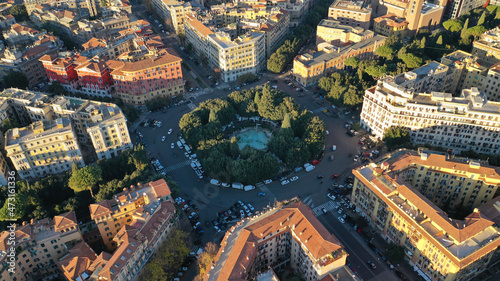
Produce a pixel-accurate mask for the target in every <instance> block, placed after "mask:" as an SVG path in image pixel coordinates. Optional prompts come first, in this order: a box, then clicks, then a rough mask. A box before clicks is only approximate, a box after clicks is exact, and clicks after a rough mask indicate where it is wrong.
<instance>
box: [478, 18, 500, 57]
mask: <svg viewBox="0 0 500 281" xmlns="http://www.w3.org/2000/svg"><path fill="white" fill-rule="evenodd" d="M472 54H473V55H474V56H477V57H478V58H479V60H480V61H481V62H483V63H490V64H493V63H498V62H500V27H496V28H494V29H491V30H488V31H486V32H485V33H484V34H483V35H481V37H479V40H474V42H472Z"/></svg>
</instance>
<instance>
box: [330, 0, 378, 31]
mask: <svg viewBox="0 0 500 281" xmlns="http://www.w3.org/2000/svg"><path fill="white" fill-rule="evenodd" d="M371 16H372V9H371V5H370V3H369V2H368V1H366V2H365V1H354V0H336V1H334V2H333V3H332V5H330V8H328V19H331V20H336V21H340V23H341V24H345V25H348V26H353V27H361V28H363V29H368V28H370V20H371Z"/></svg>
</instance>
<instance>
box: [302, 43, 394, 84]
mask: <svg viewBox="0 0 500 281" xmlns="http://www.w3.org/2000/svg"><path fill="white" fill-rule="evenodd" d="M385 40H386V37H385V36H382V35H375V36H373V37H371V38H368V39H366V40H363V41H361V42H359V43H355V44H351V45H347V46H344V47H336V46H333V45H331V44H328V43H321V44H319V45H318V51H317V52H315V53H313V54H303V55H298V56H296V57H295V59H294V60H293V75H294V77H295V80H297V82H299V83H300V84H301V85H303V86H310V85H313V84H316V83H318V81H319V79H320V78H321V77H323V76H324V75H326V74H329V73H331V72H333V71H336V70H342V69H344V60H345V59H347V58H349V57H357V58H358V59H360V60H367V59H373V58H375V57H376V56H377V54H376V53H375V50H376V49H377V48H378V47H380V46H382V45H384V42H385Z"/></svg>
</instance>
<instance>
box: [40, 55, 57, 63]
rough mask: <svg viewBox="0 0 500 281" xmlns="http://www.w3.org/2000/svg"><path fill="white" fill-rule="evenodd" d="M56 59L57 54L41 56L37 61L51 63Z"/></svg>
mask: <svg viewBox="0 0 500 281" xmlns="http://www.w3.org/2000/svg"><path fill="white" fill-rule="evenodd" d="M56 58H57V54H48V55H43V56H42V57H41V58H40V59H39V61H48V62H52V61H54V60H55V59H56Z"/></svg>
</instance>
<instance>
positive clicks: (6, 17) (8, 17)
mask: <svg viewBox="0 0 500 281" xmlns="http://www.w3.org/2000/svg"><path fill="white" fill-rule="evenodd" d="M13 18H14V16H13V15H10V14H9V15H6V16H5V19H7V20H10V19H13Z"/></svg>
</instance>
